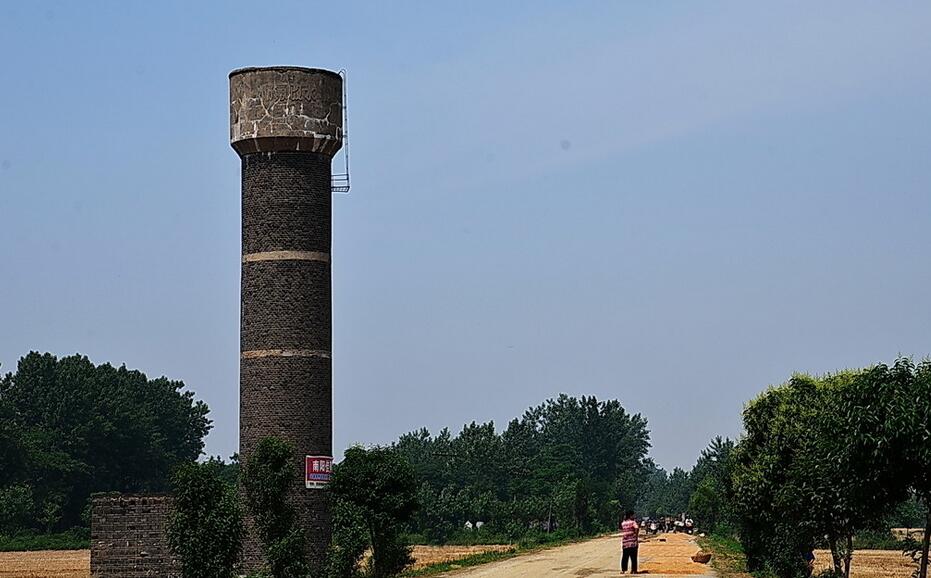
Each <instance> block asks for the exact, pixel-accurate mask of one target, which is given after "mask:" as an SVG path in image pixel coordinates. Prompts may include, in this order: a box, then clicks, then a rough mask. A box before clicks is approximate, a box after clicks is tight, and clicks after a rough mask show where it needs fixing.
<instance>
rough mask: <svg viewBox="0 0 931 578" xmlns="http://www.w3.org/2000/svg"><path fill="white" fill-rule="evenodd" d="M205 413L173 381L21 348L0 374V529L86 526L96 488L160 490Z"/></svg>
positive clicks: (203, 431)
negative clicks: (11, 366)
mask: <svg viewBox="0 0 931 578" xmlns="http://www.w3.org/2000/svg"><path fill="white" fill-rule="evenodd" d="M207 414H208V409H207V406H206V405H205V404H204V403H203V402H201V401H197V400H195V399H194V394H193V393H192V392H190V391H184V384H183V383H182V382H180V381H175V380H171V379H168V378H165V377H159V378H156V379H149V378H148V377H147V376H146V375H145V374H144V373H142V372H140V371H133V370H129V369H127V368H126V367H125V366H122V367H113V366H112V365H110V364H102V365H94V364H93V363H91V361H90V360H88V358H87V357H84V356H81V355H73V356H69V357H62V358H57V357H55V356H54V355H51V354H49V353H46V354H40V353H36V352H32V353H29V354H28V355H26V356H24V357H23V358H21V359H20V360H19V363H18V365H17V368H16V371H15V372H9V373H7V374H6V375H4V376H2V377H0V534H13V533H17V532H23V531H32V532H45V533H47V532H56V531H62V530H67V529H70V528H73V527H87V526H88V525H89V518H88V516H89V497H90V495H91V494H92V493H95V492H103V491H120V492H165V491H167V490H168V488H169V483H170V477H171V473H172V471H173V470H174V469H175V468H176V467H178V466H179V465H180V464H183V463H189V462H192V461H194V460H196V459H197V458H198V456H200V455H201V453H202V452H203V448H204V436H205V435H207V432H208V431H209V430H210V427H211V422H210V420H209V419H208V418H207Z"/></svg>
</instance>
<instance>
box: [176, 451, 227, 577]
mask: <svg viewBox="0 0 931 578" xmlns="http://www.w3.org/2000/svg"><path fill="white" fill-rule="evenodd" d="M222 472H223V465H222V463H221V462H220V461H218V460H214V459H211V460H210V461H208V462H206V463H202V464H198V463H188V464H184V465H182V466H181V467H179V468H178V470H177V471H176V472H175V474H174V476H173V477H172V494H173V496H174V512H173V513H172V516H171V520H170V523H169V527H168V543H169V546H170V547H171V550H172V552H173V553H174V555H175V556H177V558H178V560H180V562H181V573H182V575H183V576H184V577H185V578H229V576H232V574H233V566H234V564H235V563H236V561H237V560H238V558H239V553H240V550H241V547H242V538H243V523H242V513H241V512H240V509H239V499H238V496H237V494H236V488H235V486H233V485H232V484H229V483H228V482H226V481H224V480H223V477H222Z"/></svg>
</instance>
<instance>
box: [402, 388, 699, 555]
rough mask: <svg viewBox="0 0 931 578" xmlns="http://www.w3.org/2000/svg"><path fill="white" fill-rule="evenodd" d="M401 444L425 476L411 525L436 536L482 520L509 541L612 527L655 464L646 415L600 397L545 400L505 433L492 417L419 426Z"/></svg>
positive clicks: (454, 534)
mask: <svg viewBox="0 0 931 578" xmlns="http://www.w3.org/2000/svg"><path fill="white" fill-rule="evenodd" d="M396 447H397V449H398V451H399V452H401V454H403V455H404V456H405V457H406V458H407V459H408V460H409V461H410V463H411V464H412V465H413V467H414V470H415V473H416V477H417V480H418V482H419V486H418V488H417V496H418V500H419V501H420V503H421V505H422V507H421V508H420V509H419V510H418V511H417V513H416V515H415V516H414V519H413V523H412V530H413V532H416V533H418V534H421V535H423V536H424V537H425V538H426V539H427V540H428V541H430V542H434V543H443V542H447V541H449V540H453V539H456V540H458V539H459V537H460V536H461V535H462V534H463V533H464V532H465V530H464V525H465V523H466V522H471V523H472V524H475V523H476V522H479V521H481V522H483V523H484V526H483V528H482V532H483V534H484V535H487V536H489V537H495V538H497V537H500V536H504V537H506V538H508V539H509V540H512V541H516V540H520V539H521V538H522V537H524V536H527V535H530V534H533V533H536V532H541V531H546V530H547V529H549V530H553V529H555V528H559V529H563V530H566V531H571V532H573V533H577V534H578V533H582V534H588V533H593V532H598V531H608V530H614V529H616V528H617V523H618V514H619V511H620V510H621V509H622V508H625V507H634V506H635V505H636V504H637V503H638V502H640V501H641V498H642V496H643V494H644V493H645V491H646V489H647V485H648V480H649V477H650V472H651V471H652V470H653V468H654V467H655V466H653V465H652V463H651V462H649V460H648V459H647V457H646V455H647V451H648V450H649V447H650V442H649V432H648V431H647V427H646V420H645V419H644V418H643V417H641V416H640V415H631V414H628V413H627V412H626V411H625V410H624V408H623V407H622V406H621V404H620V403H619V402H618V401H614V400H611V401H603V402H599V401H598V400H597V399H595V398H594V397H582V398H574V397H569V396H566V395H562V396H560V397H559V398H557V399H555V400H548V401H547V402H545V403H544V404H542V405H540V406H537V407H532V408H530V409H528V410H527V411H526V412H525V413H524V415H523V416H521V417H520V418H519V419H514V420H512V421H511V422H510V423H509V424H508V426H507V428H505V429H504V431H503V432H501V433H500V434H499V433H497V432H496V430H495V426H494V424H493V423H486V424H476V423H472V424H469V425H467V426H465V427H463V429H462V430H461V431H460V433H459V434H458V435H455V436H453V435H452V434H451V433H450V431H449V430H447V429H444V430H442V431H440V432H439V433H438V434H437V435H435V436H434V435H431V434H430V432H428V431H427V430H425V429H422V430H419V431H415V432H412V433H409V434H407V435H404V436H401V438H400V440H398V442H397V444H396ZM664 475H665V474H664ZM687 500H688V497H687V496H686V497H685V502H686V503H687ZM473 535H475V536H476V537H477V536H478V533H476V532H474V531H473Z"/></svg>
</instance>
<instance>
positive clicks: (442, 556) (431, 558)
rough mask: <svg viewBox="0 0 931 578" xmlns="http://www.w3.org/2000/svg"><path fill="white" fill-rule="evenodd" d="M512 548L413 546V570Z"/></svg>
mask: <svg viewBox="0 0 931 578" xmlns="http://www.w3.org/2000/svg"><path fill="white" fill-rule="evenodd" d="M513 549H514V546H507V545H488V546H414V569H417V568H423V567H424V566H429V565H431V564H439V563H441V562H455V561H456V560H461V559H462V558H466V557H468V556H474V555H476V554H484V553H485V552H507V551H509V550H513Z"/></svg>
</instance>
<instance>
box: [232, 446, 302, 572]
mask: <svg viewBox="0 0 931 578" xmlns="http://www.w3.org/2000/svg"><path fill="white" fill-rule="evenodd" d="M240 475H241V482H242V486H243V489H244V490H245V493H246V503H247V504H248V507H249V512H250V513H251V514H252V517H253V519H254V520H255V526H256V530H257V532H258V536H259V541H260V542H261V544H262V551H263V554H264V558H265V561H266V562H267V564H268V572H269V573H270V574H271V576H272V577H273V578H304V577H306V576H307V575H308V574H309V572H310V566H309V564H308V562H307V555H306V551H305V543H306V539H305V536H304V531H303V529H302V528H301V527H300V526H299V524H298V523H297V516H296V513H295V510H294V507H293V506H292V505H291V503H290V500H289V498H288V488H289V486H291V484H292V483H293V480H294V447H293V446H292V445H291V444H290V443H288V442H286V441H284V440H282V439H279V438H276V437H266V438H263V439H262V440H260V441H259V443H258V445H257V446H256V448H255V450H254V451H253V452H252V455H251V456H250V458H249V459H248V460H247V461H246V462H245V463H244V464H243V466H242V468H241V472H240Z"/></svg>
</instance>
